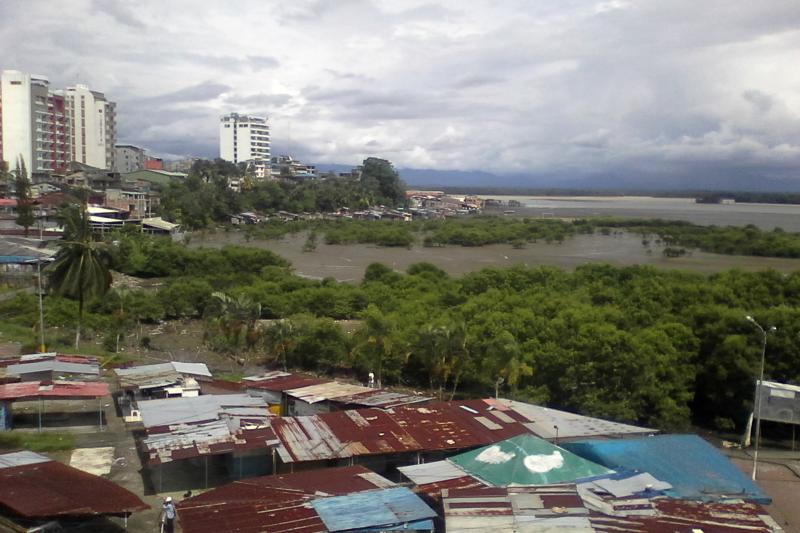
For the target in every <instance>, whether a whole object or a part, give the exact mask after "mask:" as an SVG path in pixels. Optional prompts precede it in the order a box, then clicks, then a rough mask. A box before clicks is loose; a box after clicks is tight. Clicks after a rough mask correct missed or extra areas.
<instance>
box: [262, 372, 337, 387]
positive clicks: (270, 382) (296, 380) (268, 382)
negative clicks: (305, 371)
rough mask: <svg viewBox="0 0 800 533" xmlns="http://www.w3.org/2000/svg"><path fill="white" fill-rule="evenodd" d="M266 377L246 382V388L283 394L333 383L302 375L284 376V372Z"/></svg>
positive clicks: (328, 380)
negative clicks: (288, 391) (287, 391)
mask: <svg viewBox="0 0 800 533" xmlns="http://www.w3.org/2000/svg"><path fill="white" fill-rule="evenodd" d="M268 376H269V375H267V376H265V378H264V379H261V380H258V381H250V382H248V383H247V387H248V388H251V389H262V390H268V391H273V392H283V391H285V390H292V389H299V388H301V387H310V386H311V385H320V384H322V383H333V381H332V380H330V379H322V378H315V377H312V376H304V375H302V374H286V373H284V372H274V373H272V376H269V377H268Z"/></svg>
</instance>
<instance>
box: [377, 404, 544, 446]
mask: <svg viewBox="0 0 800 533" xmlns="http://www.w3.org/2000/svg"><path fill="white" fill-rule="evenodd" d="M496 411H497V410H496V409H494V408H492V407H491V406H490V404H488V403H487V402H486V401H484V400H466V401H459V402H435V403H429V404H426V405H424V406H420V407H415V406H404V407H397V408H395V409H392V410H391V411H390V412H391V413H393V415H392V416H393V418H394V419H395V420H396V421H397V422H398V423H399V424H400V426H401V427H402V428H404V429H405V430H406V431H407V432H408V433H409V434H410V435H411V436H412V437H413V438H414V440H416V441H417V442H418V443H419V444H420V447H421V450H423V451H434V450H456V449H463V448H472V447H477V446H485V445H487V444H492V443H495V442H499V441H501V440H505V439H510V438H511V437H516V436H517V435H522V434H523V433H529V431H528V430H527V429H526V428H525V426H523V425H522V424H523V423H525V422H528V420H526V419H523V418H522V417H521V416H520V415H518V414H517V413H514V412H513V411H504V412H503V416H502V417H497V416H496V415H495V412H496ZM509 420H511V421H510V422H509Z"/></svg>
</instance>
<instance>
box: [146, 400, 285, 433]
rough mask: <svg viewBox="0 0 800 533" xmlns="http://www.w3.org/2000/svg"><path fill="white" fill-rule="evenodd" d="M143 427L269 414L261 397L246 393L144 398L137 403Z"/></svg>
mask: <svg viewBox="0 0 800 533" xmlns="http://www.w3.org/2000/svg"><path fill="white" fill-rule="evenodd" d="M138 407H139V411H140V412H141V415H142V423H143V424H144V427H145V428H153V427H158V426H173V425H178V424H193V423H197V422H208V421H210V420H218V419H220V418H221V417H223V416H225V417H228V418H255V419H263V418H266V417H269V416H271V413H270V412H269V410H268V408H267V404H266V403H265V402H264V400H263V399H262V398H256V397H253V396H249V395H247V394H219V395H208V396H190V397H187V398H166V399H159V400H145V401H140V402H139V403H138Z"/></svg>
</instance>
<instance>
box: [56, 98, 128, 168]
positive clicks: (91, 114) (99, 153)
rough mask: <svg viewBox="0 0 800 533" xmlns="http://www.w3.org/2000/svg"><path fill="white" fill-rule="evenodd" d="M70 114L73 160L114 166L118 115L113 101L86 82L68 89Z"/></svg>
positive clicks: (68, 109) (98, 165) (95, 165)
mask: <svg viewBox="0 0 800 533" xmlns="http://www.w3.org/2000/svg"><path fill="white" fill-rule="evenodd" d="M65 96H66V99H67V112H68V114H69V118H70V137H71V145H72V160H73V161H77V162H79V163H83V164H85V165H90V166H93V167H97V168H104V169H109V170H110V169H113V168H114V155H115V153H114V146H115V145H116V143H117V116H116V113H117V112H116V107H117V105H116V104H115V103H114V102H111V101H109V100H107V99H106V97H105V95H104V94H103V93H100V92H97V91H92V90H90V89H89V87H87V86H86V85H76V86H75V87H69V88H67V90H66V91H65Z"/></svg>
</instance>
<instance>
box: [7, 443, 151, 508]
mask: <svg viewBox="0 0 800 533" xmlns="http://www.w3.org/2000/svg"><path fill="white" fill-rule="evenodd" d="M0 506H3V507H5V508H7V509H9V510H11V511H12V512H13V513H14V514H16V515H19V516H23V517H28V518H46V517H58V516H90V515H124V514H127V513H131V512H134V511H141V510H143V509H147V508H148V507H149V506H148V505H147V504H146V503H144V502H143V501H142V500H141V499H139V497H138V496H136V495H135V494H133V493H132V492H130V491H128V490H126V489H124V488H122V487H120V486H119V485H117V484H115V483H112V482H111V481H108V480H106V479H103V478H101V477H99V476H95V475H92V474H88V473H86V472H83V471H81V470H78V469H76V468H72V467H70V466H67V465H64V464H61V463H59V462H56V461H51V460H49V459H46V458H45V460H44V461H41V462H36V463H28V464H23V465H20V466H10V467H7V468H0Z"/></svg>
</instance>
